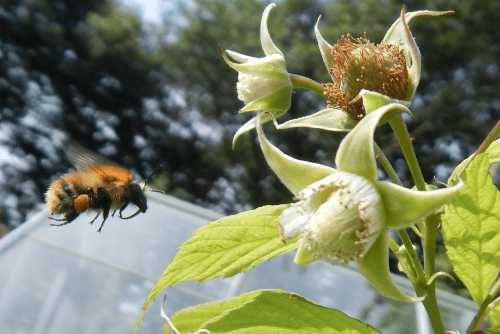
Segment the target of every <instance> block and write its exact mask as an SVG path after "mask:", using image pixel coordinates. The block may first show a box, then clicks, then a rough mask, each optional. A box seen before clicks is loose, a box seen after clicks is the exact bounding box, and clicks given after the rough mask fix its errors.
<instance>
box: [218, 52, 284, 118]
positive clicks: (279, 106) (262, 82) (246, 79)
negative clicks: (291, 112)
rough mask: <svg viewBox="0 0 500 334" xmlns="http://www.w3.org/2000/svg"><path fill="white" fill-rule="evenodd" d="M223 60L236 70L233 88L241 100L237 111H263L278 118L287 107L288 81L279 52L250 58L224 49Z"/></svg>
mask: <svg viewBox="0 0 500 334" xmlns="http://www.w3.org/2000/svg"><path fill="white" fill-rule="evenodd" d="M231 58H232V59H233V60H240V61H242V62H241V63H236V62H233V60H232V59H231ZM224 60H225V61H226V63H227V64H228V65H229V66H231V67H232V68H233V69H235V70H236V71H238V82H237V84H236V90H237V92H238V99H240V100H241V101H242V102H243V103H245V106H244V107H243V108H242V109H241V112H247V111H260V110H264V111H266V112H269V113H271V114H273V115H274V116H275V117H278V116H281V115H282V114H284V113H286V112H287V111H288V109H290V104H291V97H292V82H291V80H290V77H289V74H288V72H287V70H286V63H285V59H284V58H283V56H282V55H280V54H271V55H268V56H265V57H262V58H254V57H248V56H244V55H241V54H238V53H236V52H233V51H226V52H225V54H224Z"/></svg>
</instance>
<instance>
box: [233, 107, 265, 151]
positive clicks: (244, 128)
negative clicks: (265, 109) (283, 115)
mask: <svg viewBox="0 0 500 334" xmlns="http://www.w3.org/2000/svg"><path fill="white" fill-rule="evenodd" d="M272 119H273V117H272V116H271V114H268V113H264V114H263V115H262V117H261V123H262V124H265V123H267V122H269V121H270V120H272ZM256 124H257V116H255V117H252V118H251V119H249V120H248V121H247V122H246V123H245V124H243V125H242V126H241V127H240V128H239V129H238V131H236V133H235V134H234V136H233V142H232V147H233V150H234V149H235V147H236V144H237V142H238V139H239V138H240V136H241V135H243V134H245V133H247V132H249V131H252V130H253V129H255V127H256V126H257V125H256Z"/></svg>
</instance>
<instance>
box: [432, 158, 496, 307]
mask: <svg viewBox="0 0 500 334" xmlns="http://www.w3.org/2000/svg"><path fill="white" fill-rule="evenodd" d="M490 153H493V154H494V151H493V150H492V152H490ZM492 158H495V156H493V155H490V154H489V152H486V153H482V154H479V155H477V156H476V157H475V158H474V159H473V160H472V161H471V162H470V164H469V165H468V166H467V167H466V168H465V171H464V173H463V174H462V178H463V181H464V183H465V186H464V188H463V189H462V190H461V191H460V193H459V195H458V196H457V197H456V198H455V199H454V200H453V201H452V202H451V203H450V204H448V205H447V206H446V207H445V213H444V214H443V217H442V219H443V227H442V230H443V237H444V241H445V245H446V249H447V253H448V256H449V258H450V260H451V262H452V264H453V268H454V270H455V272H456V274H457V275H458V277H459V278H460V279H461V280H462V282H463V283H464V284H465V286H466V287H467V289H468V290H469V292H470V294H471V296H472V298H473V299H474V301H476V302H477V303H478V304H480V303H481V302H482V301H483V300H484V298H485V297H486V295H487V294H488V292H489V290H490V288H491V286H492V284H493V282H494V281H495V280H496V279H497V276H498V274H499V272H500V267H499V265H498V264H499V263H500V243H499V242H498V235H499V234H498V231H500V219H499V216H500V192H499V191H498V189H497V188H496V187H495V185H494V184H493V180H492V177H491V175H490V173H489V169H490V164H491V159H492Z"/></svg>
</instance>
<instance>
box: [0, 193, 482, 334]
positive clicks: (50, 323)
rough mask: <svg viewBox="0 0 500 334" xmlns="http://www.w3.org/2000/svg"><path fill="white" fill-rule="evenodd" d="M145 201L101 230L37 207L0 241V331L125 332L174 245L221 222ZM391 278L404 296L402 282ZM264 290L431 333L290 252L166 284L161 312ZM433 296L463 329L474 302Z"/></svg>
mask: <svg viewBox="0 0 500 334" xmlns="http://www.w3.org/2000/svg"><path fill="white" fill-rule="evenodd" d="M149 199H150V200H149V210H148V212H147V213H146V214H144V215H141V216H139V217H136V218H135V219H133V220H129V221H123V220H120V219H116V218H113V219H111V220H110V221H109V222H108V223H107V224H106V225H105V227H104V228H103V231H102V232H101V233H100V234H99V233H97V232H96V229H95V226H90V225H88V224H87V222H88V221H89V219H90V218H91V217H90V216H85V215H82V216H81V217H80V218H78V220H77V221H76V222H75V223H73V224H71V225H67V226H63V227H54V226H49V220H48V218H47V213H46V212H45V211H44V210H41V211H40V212H39V213H38V214H36V215H34V216H33V217H32V218H31V219H30V220H29V221H28V222H27V223H26V224H24V225H23V226H22V227H20V228H18V229H17V230H15V231H13V232H12V233H10V234H9V235H7V236H5V237H4V238H3V239H1V240H0V252H1V253H0V254H1V255H0V271H1V272H0V277H2V281H3V284H2V286H1V287H0V328H1V332H2V333H11V334H17V333H23V334H26V333H31V334H42V333H43V334H63V333H82V334H84V333H88V334H91V333H92V334H94V333H109V334H114V333H116V334H118V333H129V332H130V331H131V330H132V328H133V326H134V322H135V320H136V318H137V316H138V314H139V310H140V307H141V305H142V303H143V301H144V298H145V296H146V295H147V293H148V291H149V290H150V289H151V287H152V284H153V283H154V282H155V281H156V280H157V279H158V278H159V276H160V274H161V272H162V271H163V269H165V267H166V266H167V264H168V263H169V261H170V260H171V259H172V257H173V256H174V254H175V251H176V249H177V247H178V246H179V245H180V244H181V243H182V242H183V241H184V240H187V239H188V238H189V236H190V235H191V233H192V232H193V230H194V229H195V228H197V227H199V226H201V225H203V224H206V223H207V222H209V221H211V220H214V219H216V218H218V216H219V215H218V214H216V213H214V212H211V211H208V210H206V209H203V208H200V207H197V206H195V205H192V204H190V203H187V202H184V201H180V200H178V199H175V198H173V197H170V196H166V195H156V194H153V195H150V198H149ZM277 268H279V270H277ZM318 277H319V278H320V280H319V281H318V279H317V278H318ZM396 279H397V282H398V283H399V284H400V286H401V287H402V288H403V289H404V288H406V289H407V290H408V288H409V283H408V282H407V281H406V280H405V279H403V278H400V277H396ZM311 282H314V283H311ZM271 288H272V289H283V290H287V291H292V292H296V293H299V294H301V295H302V296H304V297H306V298H307V299H310V300H312V301H315V302H317V303H319V304H322V305H325V306H331V307H335V308H338V309H341V310H343V311H344V312H346V313H347V314H349V315H350V316H353V317H355V318H358V319H363V320H366V322H368V323H370V324H372V325H374V326H375V327H377V328H379V329H380V330H382V331H383V333H389V334H390V333H394V334H400V333H419V334H427V333H431V331H430V328H429V327H428V323H427V321H428V320H427V318H426V315H425V313H424V311H423V308H422V306H421V305H420V306H419V304H415V305H409V304H403V303H398V302H389V301H387V300H384V299H383V298H381V297H377V294H376V292H375V291H374V290H373V289H372V288H371V287H370V286H369V284H368V283H367V282H366V281H365V280H364V279H363V277H362V276H361V275H360V274H359V273H357V272H355V271H354V270H353V269H352V268H351V267H345V266H331V265H329V264H326V263H321V262H320V263H315V264H314V265H310V266H307V267H298V266H295V265H294V264H293V262H292V258H291V257H290V256H283V257H280V258H276V259H274V260H272V261H269V262H266V263H264V264H262V265H260V266H258V267H257V268H255V269H254V270H251V271H249V272H247V273H243V274H239V275H237V276H234V277H232V278H227V279H217V280H214V281H209V282H205V283H197V282H193V283H184V284H181V285H178V286H175V287H173V288H170V289H168V290H167V291H166V293H167V296H168V298H167V299H168V310H167V312H168V313H173V312H174V311H176V310H178V309H181V308H184V307H186V306H190V305H196V304H200V303H204V302H208V301H211V300H216V299H222V298H227V297H231V296H236V295H239V294H241V293H243V292H246V291H251V290H255V289H271ZM325 291H327V292H328V293H325ZM408 291H409V290H408ZM439 296H440V302H441V304H442V306H443V310H444V311H445V314H444V317H445V321H446V323H448V324H450V327H451V326H453V327H454V328H457V329H463V327H464V326H466V325H467V324H468V322H469V321H470V319H471V318H472V316H473V310H474V306H473V304H472V302H470V301H467V300H465V299H463V298H460V297H457V296H454V295H451V294H449V293H446V292H440V294H439ZM158 299H159V300H157V301H156V302H155V304H153V305H152V306H150V309H149V312H148V314H147V317H146V319H145V321H144V323H143V325H142V326H141V330H140V331H139V333H151V334H152V333H158V331H159V328H160V327H161V325H162V323H163V319H162V318H161V316H160V302H161V298H158ZM458 326H462V328H458ZM410 328H412V329H410ZM413 329H414V330H413Z"/></svg>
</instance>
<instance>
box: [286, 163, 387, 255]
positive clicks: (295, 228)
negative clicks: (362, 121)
mask: <svg viewBox="0 0 500 334" xmlns="http://www.w3.org/2000/svg"><path fill="white" fill-rule="evenodd" d="M298 198H299V201H298V202H296V203H294V204H292V206H290V207H289V208H288V209H286V210H285V211H284V212H283V214H282V215H281V217H280V222H279V223H280V226H281V235H282V237H283V239H291V238H294V237H296V236H298V235H299V234H302V237H301V239H300V243H299V250H298V252H297V255H296V257H295V262H296V263H298V264H305V263H309V262H311V261H314V260H317V259H320V258H323V257H332V258H336V259H339V260H340V261H342V262H348V261H351V260H356V259H358V258H359V257H361V256H363V255H364V254H365V253H366V252H367V251H368V250H369V249H370V247H371V246H372V245H373V243H374V242H375V240H376V239H377V238H378V236H379V235H380V233H381V232H382V231H383V229H384V226H385V214H384V210H383V205H382V200H381V198H380V195H379V194H378V192H377V190H376V189H375V187H374V186H373V185H372V184H371V183H370V182H369V181H368V180H366V179H365V178H363V177H361V176H357V175H354V174H351V173H344V172H340V171H339V172H336V173H333V174H331V175H329V176H327V177H325V178H323V179H321V180H319V181H317V182H315V183H313V184H311V185H310V186H308V187H307V188H305V189H304V190H302V191H301V192H300V193H299V194H298Z"/></svg>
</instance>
